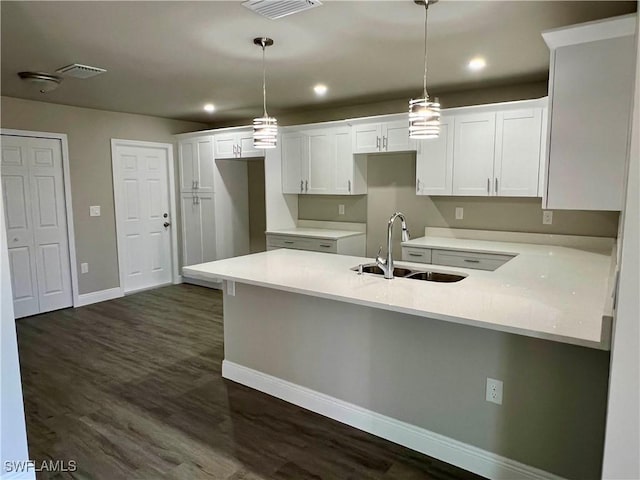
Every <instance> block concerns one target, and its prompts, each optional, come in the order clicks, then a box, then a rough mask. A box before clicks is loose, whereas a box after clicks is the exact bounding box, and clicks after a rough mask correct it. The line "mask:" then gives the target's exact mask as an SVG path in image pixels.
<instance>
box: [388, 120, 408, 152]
mask: <svg viewBox="0 0 640 480" xmlns="http://www.w3.org/2000/svg"><path fill="white" fill-rule="evenodd" d="M381 150H382V151H384V152H407V151H411V150H414V151H415V150H416V142H415V140H411V139H410V138H409V120H408V119H407V120H396V121H394V122H386V123H383V124H382V149H381Z"/></svg>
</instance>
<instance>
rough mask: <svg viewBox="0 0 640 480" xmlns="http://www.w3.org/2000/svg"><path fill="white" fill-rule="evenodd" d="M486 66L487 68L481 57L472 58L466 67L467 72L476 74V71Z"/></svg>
mask: <svg viewBox="0 0 640 480" xmlns="http://www.w3.org/2000/svg"><path fill="white" fill-rule="evenodd" d="M486 66H487V62H486V60H485V59H484V58H482V57H476V58H472V59H471V60H470V61H469V65H468V67H469V70H473V71H474V72H477V71H478V70H482V69H483V68H484V67H486Z"/></svg>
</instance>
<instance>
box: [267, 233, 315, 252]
mask: <svg viewBox="0 0 640 480" xmlns="http://www.w3.org/2000/svg"><path fill="white" fill-rule="evenodd" d="M267 246H268V247H272V248H271V249H272V250H273V249H274V248H293V249H295V250H310V249H311V247H312V245H311V242H310V241H309V239H308V238H301V237H290V236H285V235H267Z"/></svg>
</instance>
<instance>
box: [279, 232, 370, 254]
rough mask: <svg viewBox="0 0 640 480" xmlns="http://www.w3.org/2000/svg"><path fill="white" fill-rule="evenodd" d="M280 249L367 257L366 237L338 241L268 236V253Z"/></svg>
mask: <svg viewBox="0 0 640 480" xmlns="http://www.w3.org/2000/svg"><path fill="white" fill-rule="evenodd" d="M278 248H290V249H293V250H308V251H313V252H325V253H337V254H339V255H354V256H360V257H363V256H364V255H365V235H364V234H361V235H352V236H350V237H344V238H338V239H321V238H313V237H308V236H304V235H278V234H270V233H268V234H267V251H269V250H276V249H278Z"/></svg>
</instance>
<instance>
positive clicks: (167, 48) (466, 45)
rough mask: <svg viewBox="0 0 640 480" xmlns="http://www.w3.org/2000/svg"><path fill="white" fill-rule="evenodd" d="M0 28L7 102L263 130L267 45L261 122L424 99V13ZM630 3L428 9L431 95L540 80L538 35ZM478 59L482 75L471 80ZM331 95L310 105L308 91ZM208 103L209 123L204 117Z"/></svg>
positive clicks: (211, 8) (59, 13) (631, 7)
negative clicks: (55, 80)
mask: <svg viewBox="0 0 640 480" xmlns="http://www.w3.org/2000/svg"><path fill="white" fill-rule="evenodd" d="M0 9H1V12H0V13H1V15H2V25H1V27H2V33H1V34H2V52H1V55H2V56H1V60H2V70H1V73H2V78H1V79H2V88H1V92H2V95H8V96H13V97H20V98H30V99H37V100H43V101H47V102H53V103H62V104H68V105H77V106H84V107H92V108H99V109H105V110H114V111H121V112H131V113H141V114H147V115H157V116H161V117H170V118H178V119H185V120H194V121H201V122H206V123H215V122H223V121H230V120H233V119H240V118H242V119H245V118H251V117H254V116H259V115H260V114H261V113H262V107H261V103H262V100H261V50H260V48H259V47H257V46H255V45H253V43H252V39H253V38H254V37H257V36H263V35H266V36H269V37H272V38H273V39H274V40H275V45H274V46H273V47H270V48H268V49H267V75H268V80H267V83H268V86H267V90H268V107H269V113H270V114H272V115H276V116H277V115H278V113H282V112H289V111H295V110H300V109H303V108H309V107H313V106H314V105H318V104H320V103H322V104H343V105H344V104H349V103H363V102H368V101H379V100H387V99H397V98H402V97H405V96H406V97H407V98H408V97H410V96H415V95H418V94H419V93H420V91H421V88H422V87H421V85H422V68H423V67H422V55H423V24H424V15H423V12H424V10H423V7H419V6H417V5H415V4H414V2H413V1H412V0H395V1H335V0H325V1H324V5H323V6H321V7H318V8H315V9H312V10H309V11H306V12H303V13H300V14H297V15H292V16H289V17H285V18H283V19H279V20H269V19H266V18H263V17H260V16H258V15H256V14H255V13H253V12H251V11H249V10H248V9H246V8H244V7H243V6H242V5H241V4H240V2H239V1H203V2H172V1H160V2H99V1H97V2H93V1H90V2H83V1H80V2H58V1H53V2H13V1H4V0H3V1H2V2H1V3H0ZM635 9H636V2H635V1H627V2H614V1H581V2H567V1H535V2H529V1H453V0H441V1H440V2H439V3H437V4H435V5H434V6H432V7H431V8H430V9H429V70H430V74H429V85H430V87H431V88H430V90H431V91H432V92H435V93H437V92H438V91H447V90H449V91H450V90H460V89H468V88H475V87H480V86H484V85H495V84H497V83H498V84H500V83H505V84H506V83H515V82H523V81H530V80H536V79H541V78H544V76H545V75H546V74H547V70H548V62H549V53H548V50H547V48H546V46H545V44H544V42H543V41H542V38H541V36H540V32H541V31H543V30H547V29H550V28H555V27H560V26H564V25H570V24H574V23H579V22H584V21H589V20H595V19H599V18H605V17H609V16H614V15H620V14H624V13H629V12H633V11H635ZM476 55H482V56H484V57H485V58H486V60H487V68H486V69H485V70H484V71H483V72H481V73H472V72H470V71H468V70H467V69H466V63H467V62H468V61H469V59H471V58H472V57H473V56H476ZM74 62H77V63H83V64H88V65H93V66H97V67H102V68H106V69H107V70H108V72H107V73H105V74H103V75H101V76H98V77H95V78H91V79H87V80H79V79H74V78H68V79H65V80H64V81H63V83H62V85H61V86H60V87H59V88H58V89H57V90H56V91H54V92H50V93H47V94H40V93H38V92H37V91H34V90H33V89H32V88H29V86H28V85H26V84H25V83H24V82H22V81H21V80H20V79H19V78H18V76H17V75H16V74H17V72H19V71H24V70H32V71H44V72H50V73H53V72H54V71H55V70H56V69H58V68H60V67H62V66H65V65H67V64H70V63H74ZM318 82H322V83H325V84H326V85H328V87H329V92H328V94H327V95H326V97H325V98H324V99H322V100H320V99H317V98H316V97H315V95H314V93H313V90H312V87H313V86H314V85H315V84H316V83H318ZM207 102H213V103H214V104H215V105H216V109H217V110H216V112H215V113H213V114H208V113H206V112H204V111H203V110H202V107H203V105H204V104H205V103H207Z"/></svg>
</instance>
